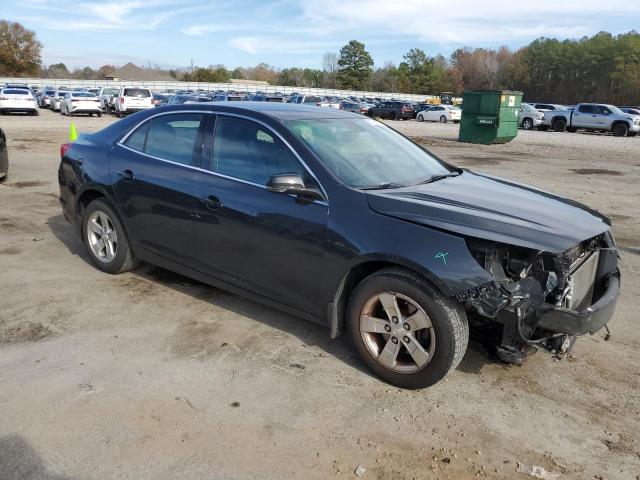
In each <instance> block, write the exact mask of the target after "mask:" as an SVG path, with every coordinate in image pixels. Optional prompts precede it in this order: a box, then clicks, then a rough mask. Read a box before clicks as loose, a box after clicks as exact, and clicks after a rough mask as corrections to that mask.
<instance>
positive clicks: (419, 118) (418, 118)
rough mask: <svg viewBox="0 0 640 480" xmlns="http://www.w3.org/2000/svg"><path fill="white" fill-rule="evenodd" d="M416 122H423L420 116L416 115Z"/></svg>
mask: <svg viewBox="0 0 640 480" xmlns="http://www.w3.org/2000/svg"><path fill="white" fill-rule="evenodd" d="M416 120H418V121H419V122H424V117H423V116H422V115H418V116H417V117H416Z"/></svg>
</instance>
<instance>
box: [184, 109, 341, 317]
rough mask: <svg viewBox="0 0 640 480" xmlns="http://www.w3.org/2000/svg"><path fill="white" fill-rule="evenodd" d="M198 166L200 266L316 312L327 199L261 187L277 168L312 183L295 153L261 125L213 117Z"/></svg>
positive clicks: (314, 181)
mask: <svg viewBox="0 0 640 480" xmlns="http://www.w3.org/2000/svg"><path fill="white" fill-rule="evenodd" d="M203 167H205V169H206V170H207V171H208V172H210V173H199V174H198V178H197V190H198V197H199V198H198V200H199V201H198V203H197V206H196V212H195V213H196V215H195V230H196V251H197V258H198V264H199V265H198V268H199V269H201V271H203V272H205V273H208V274H209V275H212V276H214V277H217V278H219V279H222V280H224V281H227V282H229V283H232V284H234V285H237V286H240V287H242V288H245V289H247V290H250V291H253V292H255V293H259V294H261V295H263V296H266V297H268V298H271V299H273V300H276V301H279V302H282V303H285V304H287V305H290V306H293V307H295V308H297V309H299V310H303V311H305V312H308V313H312V314H318V313H319V312H317V311H316V309H317V306H318V302H317V294H318V292H319V285H320V280H321V271H322V260H323V256H324V249H325V242H326V222H327V213H328V206H327V203H326V202H323V201H309V200H302V199H300V198H298V197H295V196H292V195H286V194H282V193H273V192H270V191H268V190H267V189H266V183H267V180H268V178H269V177H270V176H271V175H277V174H282V173H299V174H300V175H302V176H303V179H304V181H305V185H307V186H317V181H316V180H315V179H314V177H313V176H312V175H311V173H310V172H309V171H308V170H307V169H306V167H305V166H304V165H303V164H302V163H301V161H300V159H299V158H298V157H297V155H296V154H295V153H294V152H293V150H292V149H291V148H290V147H289V146H288V145H287V144H286V143H285V142H284V141H283V140H282V138H281V137H280V136H279V135H278V134H277V133H276V132H275V131H273V130H272V129H271V128H269V127H267V126H266V125H264V124H262V123H259V122H257V121H254V120H251V119H248V118H241V117H237V116H230V115H218V116H217V118H216V122H215V131H214V134H213V147H212V152H211V155H210V162H208V163H205V164H204V165H203ZM318 188H319V186H318Z"/></svg>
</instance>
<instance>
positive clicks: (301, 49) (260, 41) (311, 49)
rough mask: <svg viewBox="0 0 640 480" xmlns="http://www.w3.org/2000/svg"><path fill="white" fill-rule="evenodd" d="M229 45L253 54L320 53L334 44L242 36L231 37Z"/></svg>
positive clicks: (329, 42)
mask: <svg viewBox="0 0 640 480" xmlns="http://www.w3.org/2000/svg"><path fill="white" fill-rule="evenodd" d="M228 44H229V46H230V47H232V48H235V49H236V50H240V51H242V52H245V53H249V54H252V55H257V54H262V53H266V52H279V53H318V52H323V51H326V50H327V49H328V48H331V47H333V46H334V42H331V41H326V40H323V41H309V40H303V41H293V40H292V39H290V38H283V37H274V36H240V37H234V38H231V39H230V40H229V42H228Z"/></svg>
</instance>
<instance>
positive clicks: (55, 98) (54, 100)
mask: <svg viewBox="0 0 640 480" xmlns="http://www.w3.org/2000/svg"><path fill="white" fill-rule="evenodd" d="M65 93H67V91H66V90H58V89H55V90H54V92H53V95H51V100H50V104H49V106H50V107H51V110H53V111H54V112H59V111H60V104H61V103H62V98H63V97H64V94H65Z"/></svg>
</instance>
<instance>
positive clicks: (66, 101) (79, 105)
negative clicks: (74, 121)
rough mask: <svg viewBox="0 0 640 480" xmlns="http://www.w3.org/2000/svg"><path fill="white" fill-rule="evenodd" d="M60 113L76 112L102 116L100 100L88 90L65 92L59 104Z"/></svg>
mask: <svg viewBox="0 0 640 480" xmlns="http://www.w3.org/2000/svg"><path fill="white" fill-rule="evenodd" d="M60 113H62V115H69V116H73V115H76V114H78V113H86V114H87V115H89V116H90V117H93V115H94V114H95V115H97V116H99V117H101V116H102V109H101V108H100V100H99V99H98V97H96V96H95V95H94V94H93V93H89V92H67V93H66V94H65V96H64V98H63V99H62V103H61V104H60Z"/></svg>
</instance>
